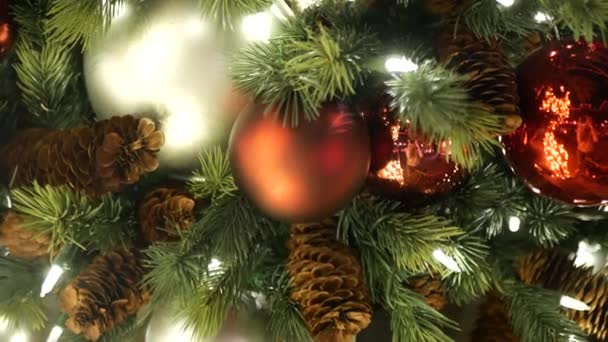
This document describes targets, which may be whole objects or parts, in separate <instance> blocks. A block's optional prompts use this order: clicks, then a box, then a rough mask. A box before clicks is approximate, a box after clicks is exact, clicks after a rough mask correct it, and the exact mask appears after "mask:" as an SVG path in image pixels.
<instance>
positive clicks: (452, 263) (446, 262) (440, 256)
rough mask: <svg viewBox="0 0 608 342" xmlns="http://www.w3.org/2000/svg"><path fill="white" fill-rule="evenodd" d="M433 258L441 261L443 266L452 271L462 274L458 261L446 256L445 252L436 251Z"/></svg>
mask: <svg viewBox="0 0 608 342" xmlns="http://www.w3.org/2000/svg"><path fill="white" fill-rule="evenodd" d="M433 258H435V260H437V261H439V262H440V263H441V264H442V265H443V266H445V267H447V268H448V269H449V270H450V271H453V272H458V273H460V272H462V270H461V269H460V267H459V266H458V263H457V262H456V260H454V259H453V258H451V257H450V256H448V255H447V254H445V252H444V251H442V250H441V249H436V250H435V251H434V252H433Z"/></svg>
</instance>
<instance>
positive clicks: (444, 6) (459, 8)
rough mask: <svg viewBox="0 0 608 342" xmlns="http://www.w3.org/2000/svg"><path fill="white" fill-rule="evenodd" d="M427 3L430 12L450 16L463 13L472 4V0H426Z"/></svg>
mask: <svg viewBox="0 0 608 342" xmlns="http://www.w3.org/2000/svg"><path fill="white" fill-rule="evenodd" d="M425 4H426V8H427V9H428V10H429V12H431V13H433V14H435V15H441V16H448V15H457V14H459V13H462V12H463V11H464V10H465V9H467V8H468V7H469V6H470V5H471V0H426V1H425Z"/></svg>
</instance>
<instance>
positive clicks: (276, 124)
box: [230, 104, 370, 222]
mask: <svg viewBox="0 0 608 342" xmlns="http://www.w3.org/2000/svg"><path fill="white" fill-rule="evenodd" d="M264 111H265V106H262V105H257V106H255V105H253V106H251V107H250V108H248V109H247V110H246V111H245V112H244V113H242V114H241V115H240V116H239V118H238V119H237V121H236V123H235V125H234V127H233V129H232V133H231V136H230V163H231V168H232V173H233V175H234V178H235V181H236V183H237V185H238V186H239V189H240V190H241V191H243V193H244V194H245V195H246V196H247V197H248V198H249V199H250V200H251V201H252V202H253V203H255V204H256V205H257V206H258V207H259V208H260V210H262V211H263V212H264V213H265V214H266V215H268V216H270V217H273V218H275V219H277V220H281V221H284V222H311V221H317V220H321V219H323V218H326V217H327V216H330V215H332V214H334V213H335V212H336V211H338V210H339V209H341V208H342V207H343V206H345V205H346V204H347V203H348V202H349V201H350V200H351V199H352V198H353V197H354V196H355V195H356V194H357V193H358V192H359V191H360V190H361V188H362V186H363V185H364V183H365V179H366V176H367V172H368V170H369V164H370V145H369V136H368V134H367V129H366V126H365V123H364V120H363V118H362V117H361V116H360V115H357V114H355V113H354V111H352V110H350V108H348V107H347V106H346V105H343V104H328V105H325V106H324V107H323V108H322V109H321V115H320V117H319V119H317V120H315V121H311V122H302V123H301V124H300V125H299V126H298V127H296V128H291V127H284V126H283V125H282V123H281V122H280V121H279V120H277V117H278V113H276V112H275V111H271V112H269V113H267V114H266V115H264Z"/></svg>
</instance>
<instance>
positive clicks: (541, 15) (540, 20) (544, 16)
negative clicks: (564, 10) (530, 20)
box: [534, 12, 551, 23]
mask: <svg viewBox="0 0 608 342" xmlns="http://www.w3.org/2000/svg"><path fill="white" fill-rule="evenodd" d="M534 20H536V22H537V23H544V22H547V21H549V20H551V17H550V16H548V15H547V14H545V13H543V12H537V13H536V14H535V15H534Z"/></svg>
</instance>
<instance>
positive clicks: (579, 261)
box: [574, 241, 602, 267]
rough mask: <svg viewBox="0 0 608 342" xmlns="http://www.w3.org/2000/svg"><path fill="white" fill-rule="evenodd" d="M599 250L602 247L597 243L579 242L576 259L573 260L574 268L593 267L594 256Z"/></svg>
mask: <svg viewBox="0 0 608 342" xmlns="http://www.w3.org/2000/svg"><path fill="white" fill-rule="evenodd" d="M601 249H602V247H601V246H600V245H599V244H597V243H596V244H588V243H587V242H586V241H580V242H579V243H578V250H577V251H576V259H574V266H576V267H581V266H595V259H596V258H595V255H596V253H597V252H599V251H600V250H601Z"/></svg>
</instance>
